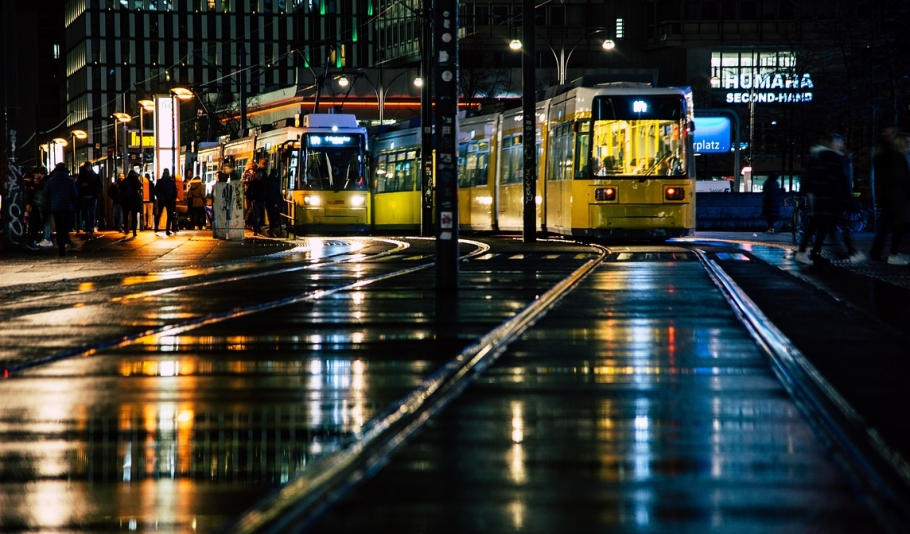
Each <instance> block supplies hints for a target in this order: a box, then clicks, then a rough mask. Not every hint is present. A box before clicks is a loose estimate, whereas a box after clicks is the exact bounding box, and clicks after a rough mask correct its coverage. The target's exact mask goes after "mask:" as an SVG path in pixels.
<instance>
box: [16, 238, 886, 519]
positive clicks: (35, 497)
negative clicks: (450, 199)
mask: <svg viewBox="0 0 910 534" xmlns="http://www.w3.org/2000/svg"><path fill="white" fill-rule="evenodd" d="M550 248H553V247H552V246H550V247H549V248H548V249H547V250H524V249H521V247H520V246H518V247H516V245H515V244H514V243H507V244H505V245H503V244H502V243H496V244H495V245H494V248H493V249H492V250H490V251H488V252H484V251H483V250H480V252H481V253H482V254H480V255H478V256H477V257H476V258H474V259H473V260H471V261H468V262H465V263H464V264H462V266H461V269H462V282H461V288H462V290H461V292H460V295H459V299H458V302H457V303H456V304H453V303H451V302H450V303H448V304H441V303H440V302H439V300H438V299H437V298H436V295H435V293H434V292H433V291H432V287H433V271H432V269H423V270H416V271H413V272H408V273H407V274H403V275H402V276H400V277H396V278H386V279H381V280H380V279H376V280H375V281H374V282H372V283H370V284H368V285H364V286H357V287H355V286H354V284H357V283H358V282H365V281H369V280H372V279H374V278H378V277H382V276H387V275H389V274H390V273H394V272H397V271H402V270H408V271H410V270H411V269H414V268H415V266H419V265H421V264H424V263H426V262H427V261H429V260H430V259H431V258H432V253H433V248H432V245H429V244H427V243H426V242H422V241H420V240H414V241H412V242H408V243H407V245H406V246H403V245H402V244H401V243H396V242H394V241H392V240H385V241H380V242H368V243H367V244H364V243H363V242H361V241H359V240H346V239H336V240H313V241H312V242H311V243H309V244H308V245H307V246H305V247H302V248H300V249H296V250H291V251H288V252H281V253H278V254H275V255H273V257H271V258H269V259H267V260H265V261H253V260H250V261H235V262H231V263H225V264H219V265H218V266H217V267H216V268H206V267H205V266H204V265H197V266H195V267H193V268H191V269H186V270H183V271H181V270H172V271H166V272H163V273H157V274H152V275H146V274H145V273H134V274H131V275H127V276H122V275H121V276H103V277H100V278H95V279H80V280H78V281H62V282H61V281H49V282H47V283H45V284H40V285H37V286H35V285H32V286H15V287H13V288H12V289H10V290H9V291H7V292H6V293H5V294H4V297H5V298H4V300H3V302H2V306H0V317H2V318H3V322H4V325H5V328H4V329H3V333H2V334H0V361H2V363H3V366H2V367H3V368H4V369H8V370H10V372H11V376H10V378H9V379H7V380H4V381H3V382H2V383H0V387H2V388H3V392H2V394H3V398H4V402H3V405H2V408H0V437H2V439H0V529H2V530H3V531H17V530H26V529H28V530H36V531H46V532H69V531H73V532H97V531H119V530H129V531H163V532H195V531H198V532H209V531H211V530H213V529H215V528H217V527H218V526H219V525H222V524H223V523H224V522H225V521H227V520H229V519H231V518H233V517H236V516H237V514H239V513H241V511H243V510H244V509H246V508H247V507H248V506H250V505H251V504H252V503H253V502H255V501H257V500H258V499H259V498H261V497H263V496H265V495H267V494H269V493H270V492H272V491H274V490H275V489H276V488H277V487H279V486H280V485H281V484H283V483H284V482H287V481H288V480H290V479H292V478H293V477H294V476H295V475H299V474H300V473H302V472H305V471H306V470H307V468H308V467H309V466H312V465H313V463H314V462H316V461H318V460H319V459H320V458H323V457H325V455H326V454H329V453H330V452H332V451H335V450H337V449H338V448H339V447H341V446H342V445H343V444H345V443H347V442H348V441H349V440H350V439H352V437H355V436H356V434H357V432H358V430H359V429H360V428H362V426H363V425H364V424H365V422H367V421H369V420H370V418H372V417H373V416H375V415H376V414H377V413H379V412H380V411H381V410H382V409H383V408H384V407H385V406H387V405H388V404H389V403H391V402H392V401H394V400H395V399H397V398H400V397H401V396H402V395H404V394H405V393H406V392H408V391H409V390H411V389H412V388H413V387H415V386H416V385H417V384H418V383H419V382H420V380H421V379H422V378H423V377H425V376H426V375H427V374H429V373H430V372H432V371H433V370H434V369H436V368H437V367H438V366H439V365H441V364H442V363H444V362H445V361H447V359H449V358H451V357H452V356H453V355H454V354H455V353H457V351H458V350H459V349H460V348H461V347H463V346H464V345H466V344H468V343H470V342H471V340H473V339H476V338H477V337H478V336H480V335H482V334H484V333H485V332H487V331H489V330H490V329H491V328H493V327H495V326H496V325H498V324H500V323H501V322H502V321H504V320H506V319H508V318H509V317H510V316H512V315H514V314H515V313H516V312H517V311H518V310H520V309H521V308H522V307H523V306H525V305H526V304H527V303H528V302H530V301H532V300H534V299H535V298H536V296H537V295H539V294H540V293H541V292H543V291H545V290H546V288H548V287H550V286H552V285H553V284H554V283H555V282H556V281H557V280H559V279H560V278H561V277H562V276H565V274H567V273H568V272H570V271H571V270H573V269H574V268H576V267H577V266H578V265H580V264H581V263H582V262H584V261H586V260H588V259H590V258H591V257H592V256H593V255H594V252H593V251H592V250H591V249H590V248H588V247H583V246H575V245H573V246H568V247H564V249H563V250H555V251H554V250H550ZM470 250H476V247H475V246H473V245H471V246H465V247H464V250H463V251H470ZM633 252H634V251H633ZM661 254H664V255H661ZM613 259H614V260H616V261H614V263H613V264H610V265H612V266H607V267H602V268H601V269H600V270H599V271H598V272H597V274H596V275H592V276H591V277H590V278H589V279H588V280H587V281H586V282H585V283H586V284H587V285H585V286H584V287H582V288H580V289H579V290H576V291H575V292H574V293H573V295H574V296H573V297H572V298H571V299H569V300H567V301H566V302H565V303H564V304H563V306H564V308H562V309H561V310H562V311H554V312H552V313H551V314H549V316H548V318H547V319H546V321H549V322H546V323H542V324H541V325H540V327H539V328H537V329H534V330H532V331H530V332H529V333H526V334H525V335H524V337H523V339H522V340H521V341H520V342H519V343H518V344H517V345H516V346H515V347H514V348H513V349H512V350H511V351H510V353H509V354H508V355H506V356H504V357H503V360H502V362H501V365H498V366H496V367H495V368H494V369H491V370H490V371H489V372H488V373H487V374H486V375H485V378H484V379H483V380H481V381H479V383H478V384H477V387H475V388H471V389H470V390H469V393H468V394H466V395H465V398H464V399H462V400H460V401H458V402H456V403H455V404H453V406H452V408H451V409H450V410H447V411H446V412H444V414H443V416H442V417H441V418H440V420H439V421H438V422H434V423H433V424H431V425H430V426H429V427H428V429H427V430H426V432H425V433H424V434H423V435H422V436H421V437H419V438H418V440H417V441H415V443H414V444H412V445H411V446H409V447H408V448H407V449H406V450H404V451H403V452H402V453H401V458H402V459H401V460H399V461H397V462H395V463H393V464H392V465H391V466H390V468H389V469H388V470H386V471H384V472H382V473H381V474H380V475H379V476H378V477H377V478H376V479H375V480H374V481H371V482H370V484H369V485H367V486H365V488H364V490H363V492H361V493H354V494H352V496H351V497H350V499H352V500H351V501H350V502H351V503H354V504H343V505H342V508H340V510H341V511H340V512H335V515H329V516H327V519H325V521H326V522H325V523H322V524H321V525H317V527H316V528H318V529H323V530H322V531H333V532H341V531H350V532H362V531H363V529H364V528H366V527H368V526H371V527H372V528H371V530H375V528H376V525H383V529H384V530H385V531H389V532H423V531H427V532H430V531H433V532H445V531H451V532H456V531H459V532H465V531H477V532H480V531H485V532H505V531H515V530H522V531H531V532H534V531H539V532H554V531H557V530H562V529H559V528H557V527H559V525H571V528H569V529H568V530H564V531H573V532H582V531H588V530H591V529H595V530H596V529H602V528H628V529H634V530H644V531H662V530H664V531H668V532H669V531H681V530H679V528H682V530H686V529H689V530H688V531H693V532H694V531H703V530H701V529H703V528H704V527H711V528H715V529H719V531H724V528H723V527H731V526H737V528H738V529H739V530H737V531H750V529H754V531H767V530H762V529H764V528H767V527H768V526H769V525H771V526H774V527H775V529H776V531H785V530H786V531H792V532H809V531H820V532H832V531H845V532H849V531H856V530H855V528H856V527H857V526H858V525H864V524H865V525H869V524H873V523H874V519H872V518H871V517H870V513H869V511H868V510H867V509H865V508H864V507H862V506H860V505H858V503H857V500H856V495H855V494H854V493H853V492H852V490H851V488H850V487H849V484H848V480H847V479H846V478H845V477H843V475H842V473H841V471H840V469H839V468H838V467H837V466H836V465H835V464H834V462H833V461H832V459H831V457H830V454H829V452H828V451H826V449H825V447H824V445H823V444H822V443H821V442H819V440H818V438H817V436H816V435H815V434H814V433H813V432H812V430H811V428H810V427H809V426H808V424H807V422H806V421H805V419H804V418H803V417H802V416H801V415H800V412H799V410H798V409H797V408H796V407H795V406H794V405H793V404H792V401H790V400H789V399H787V397H786V395H785V393H784V392H783V389H782V388H781V387H780V385H775V379H774V378H773V374H772V373H771V371H770V369H769V368H768V366H767V364H766V363H765V362H764V361H763V357H762V355H761V354H760V352H759V351H758V349H757V348H756V347H755V346H754V343H753V342H752V341H751V339H750V338H749V337H748V335H747V334H746V332H745V331H743V330H742V327H741V326H737V323H736V321H735V318H734V317H733V313H732V312H730V311H729V309H727V310H726V311H725V310H724V305H723V302H722V299H721V298H720V297H719V295H718V294H717V293H716V288H714V287H713V286H712V285H711V284H710V283H709V280H708V278H707V275H706V274H705V272H704V270H703V269H702V268H701V267H700V265H699V264H698V262H696V261H694V258H693V257H692V256H691V255H688V254H686V253H685V252H684V251H683V252H675V253H669V255H666V253H656V254H651V255H646V256H635V254H632V253H631V252H630V253H629V255H628V257H626V258H624V259H620V255H619V254H617V255H616V256H615V257H614V258H613ZM338 288H345V290H344V291H337V292H336V291H335V289H338ZM428 288H429V289H428ZM591 310H596V312H595V313H593V314H592V313H590V311H591ZM579 396H580V399H579ZM509 399H512V400H509ZM465 440H466V441H465ZM456 453H457V454H459V455H458V456H454V455H455V454H456ZM461 453H464V456H461ZM453 458H456V460H452V459H453ZM576 477H581V478H580V479H578V478H576ZM562 479H565V482H566V483H570V485H568V486H567V485H565V484H560V480H562ZM440 480H444V481H446V482H445V484H440V483H439V481H440ZM577 480H586V482H585V483H584V484H580V485H576V483H575V482H571V481H577ZM383 481H385V482H383ZM383 484H386V485H383ZM388 484H391V486H388ZM421 484H423V485H421ZM478 488H487V489H486V490H485V491H484V492H479V491H477V490H478ZM535 492H543V493H535ZM405 495H410V496H411V498H414V497H415V496H416V497H418V500H416V501H408V500H407V499H405V497H404V496H405ZM420 499H423V500H420ZM351 506H354V508H353V509H352V508H350V507H351ZM576 508H577V511H576V512H577V513H572V514H569V515H566V514H565V512H564V511H565V510H575V509H576ZM345 510H349V511H348V512H345ZM350 510H357V511H358V513H357V514H354V513H353V512H351V511H350ZM367 510H370V511H367ZM392 510H395V511H394V512H392ZM598 510H600V511H598ZM338 514H340V515H338ZM763 516H764V517H763ZM339 517H340V518H341V519H339ZM820 518H824V520H820ZM371 521H372V523H371ZM402 521H403V522H402ZM554 529H556V530H554ZM708 529H710V528H708ZM851 529H853V530H851ZM377 531H378V530H377ZM727 531H729V530H727Z"/></svg>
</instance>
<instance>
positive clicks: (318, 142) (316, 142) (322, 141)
mask: <svg viewBox="0 0 910 534" xmlns="http://www.w3.org/2000/svg"><path fill="white" fill-rule="evenodd" d="M309 137H310V146H336V147H337V146H353V147H356V146H358V145H359V139H358V138H357V137H352V136H350V135H311V136H309Z"/></svg>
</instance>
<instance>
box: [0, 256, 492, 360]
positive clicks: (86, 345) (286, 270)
mask: <svg viewBox="0 0 910 534" xmlns="http://www.w3.org/2000/svg"><path fill="white" fill-rule="evenodd" d="M378 241H382V242H385V243H387V244H389V245H392V246H391V247H390V248H388V249H385V250H382V251H380V252H377V253H375V254H372V255H370V256H366V255H360V256H351V255H350V254H347V253H346V254H342V255H339V256H337V257H334V258H333V257H327V258H322V260H327V261H319V263H312V262H310V261H307V263H306V264H301V265H292V266H288V267H278V268H277V269H276V268H269V269H263V270H258V269H257V270H251V269H256V268H257V267H258V264H257V263H249V262H245V265H246V268H245V269H243V271H241V272H239V273H236V274H232V275H230V276H220V275H219V274H220V273H219V272H218V271H217V269H214V268H212V269H206V270H205V271H206V272H205V273H201V272H198V271H197V270H195V269H193V270H190V271H189V272H188V273H185V274H184V275H183V276H180V278H181V279H188V280H189V281H188V282H186V283H182V284H179V285H169V286H167V287H160V288H155V289H148V290H144V291H138V292H131V293H127V294H126V295H114V296H111V295H109V293H110V292H117V291H120V290H121V289H122V287H127V288H129V289H132V288H133V287H135V285H139V284H140V282H136V283H135V284H132V283H131V284H127V285H126V286H121V285H118V286H111V287H108V288H107V290H106V291H99V292H95V293H94V294H93V295H91V298H88V299H84V298H80V299H79V302H78V303H77V304H74V303H72V302H68V301H67V299H66V298H59V297H58V299H57V302H56V303H54V305H52V306H46V307H45V306H41V307H38V308H37V309H36V310H34V312H33V313H36V314H38V315H44V314H52V313H54V312H55V311H60V310H66V309H69V308H73V307H75V308H85V307H86V306H89V305H98V306H103V305H105V304H113V305H117V304H122V303H129V302H137V301H146V300H149V299H151V300H154V299H155V298H159V297H162V296H164V295H167V294H170V293H179V292H183V291H190V290H193V291H197V290H204V289H207V288H209V287H212V286H217V285H230V284H238V283H239V284H242V283H248V282H249V281H251V280H253V279H256V278H262V277H274V276H281V275H288V274H293V273H295V272H301V271H313V270H317V269H320V268H323V269H324V267H325V265H326V263H348V262H353V261H368V260H374V259H382V258H384V257H387V256H389V255H392V254H398V253H401V252H403V251H405V250H407V249H408V248H409V245H408V243H407V242H405V241H401V240H394V239H378ZM462 243H464V244H467V245H469V246H472V247H474V250H472V251H470V252H468V253H466V254H464V255H463V256H462V259H469V258H472V257H475V256H478V255H481V254H484V253H486V252H487V251H488V250H489V246H488V245H486V244H484V243H481V242H478V241H467V240H463V241H462ZM432 265H433V262H432V261H429V259H428V260H427V261H423V262H418V263H417V264H416V265H413V266H410V267H407V268H403V269H396V270H393V271H389V272H380V273H379V274H375V275H371V276H366V277H364V276H362V273H359V272H355V273H353V275H352V277H353V278H354V279H353V280H352V281H346V282H342V283H333V284H330V285H327V286H326V287H319V288H316V289H311V290H308V291H305V292H302V293H297V294H293V295H288V296H285V297H282V298H278V299H271V300H266V301H263V302H256V303H252V304H246V305H242V306H237V307H233V308H230V309H226V310H222V311H216V312H210V313H206V314H204V315H200V316H196V317H191V318H187V319H183V320H177V321H172V322H166V323H165V324H159V325H155V326H153V327H151V328H145V329H141V330H132V331H128V332H126V333H123V334H122V335H116V336H102V337H98V338H95V339H91V340H88V341H86V340H83V341H81V342H78V343H76V344H74V346H72V347H68V348H65V349H63V350H56V351H53V352H52V353H51V354H46V355H42V356H40V357H30V358H27V359H25V360H24V361H17V362H12V363H8V364H7V365H5V366H4V367H3V376H4V377H9V376H11V375H13V374H16V373H19V372H22V371H24V370H26V369H31V368H34V367H38V366H41V365H46V364H49V363H53V362H56V361H60V360H65V359H68V358H74V357H85V356H91V355H93V354H96V353H99V352H102V351H106V350H113V349H117V348H122V347H125V346H128V345H132V344H135V343H140V342H145V341H154V340H155V339H158V338H162V337H167V336H176V335H179V334H181V333H184V332H187V331H190V330H194V329H197V328H201V327H204V326H208V325H212V324H216V323H220V322H223V321H227V320H232V319H238V318H242V317H247V316H250V315H254V314H257V313H263V312H267V311H270V310H274V309H277V308H281V307H284V306H289V305H293V304H297V303H301V302H308V301H316V300H319V299H323V298H326V297H328V296H331V295H334V294H336V293H341V292H345V291H350V290H355V289H358V288H363V287H365V286H368V285H370V284H374V283H377V282H381V281H384V280H388V279H391V278H396V277H400V276H406V275H408V274H411V273H415V272H417V271H421V270H424V269H426V268H428V267H430V266H432ZM205 275H219V276H215V277H214V278H206V277H205ZM161 280H162V279H161V278H158V277H157V276H154V275H152V276H149V277H148V278H147V279H146V280H145V283H147V284H151V283H153V282H154V283H157V282H159V281H161ZM80 283H81V284H85V283H86V282H85V281H83V282H80ZM69 296H70V297H72V296H73V295H69ZM79 296H80V297H83V295H82V293H81V292H80V293H79ZM43 298H52V297H51V296H47V297H43ZM15 308H16V309H15V310H7V312H0V319H6V318H11V317H15V318H16V319H17V320H18V321H20V322H28V315H26V316H24V317H23V315H22V314H21V313H18V312H19V311H21V307H19V306H16V307H15ZM4 313H5V314H6V315H7V317H4ZM22 329H23V330H24V329H25V327H24V326H23V328H22ZM124 329H127V330H128V325H127V326H126V327H124ZM23 333H24V334H25V335H26V336H27V335H28V332H23Z"/></svg>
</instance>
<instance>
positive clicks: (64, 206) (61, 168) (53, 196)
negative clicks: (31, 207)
mask: <svg viewBox="0 0 910 534" xmlns="http://www.w3.org/2000/svg"><path fill="white" fill-rule="evenodd" d="M44 200H45V202H47V203H48V204H49V205H50V209H51V213H53V214H54V222H55V224H56V225H57V236H56V237H57V254H58V255H59V256H60V257H63V256H66V247H67V246H68V245H72V243H71V241H70V231H72V229H73V223H74V222H75V219H76V206H77V205H78V204H79V192H78V191H77V190H76V182H74V181H73V179H72V178H70V173H69V171H67V170H66V165H64V164H63V163H58V164H57V166H56V167H54V170H53V172H52V173H51V178H50V180H48V181H47V184H46V185H45V186H44Z"/></svg>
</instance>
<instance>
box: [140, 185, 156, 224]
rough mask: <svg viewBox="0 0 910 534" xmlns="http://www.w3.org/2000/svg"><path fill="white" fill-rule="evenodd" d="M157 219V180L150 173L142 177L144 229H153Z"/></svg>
mask: <svg viewBox="0 0 910 534" xmlns="http://www.w3.org/2000/svg"><path fill="white" fill-rule="evenodd" d="M154 220H155V182H153V181H152V177H151V176H150V175H149V173H145V176H143V177H142V229H143V230H151V229H152V221H154Z"/></svg>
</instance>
